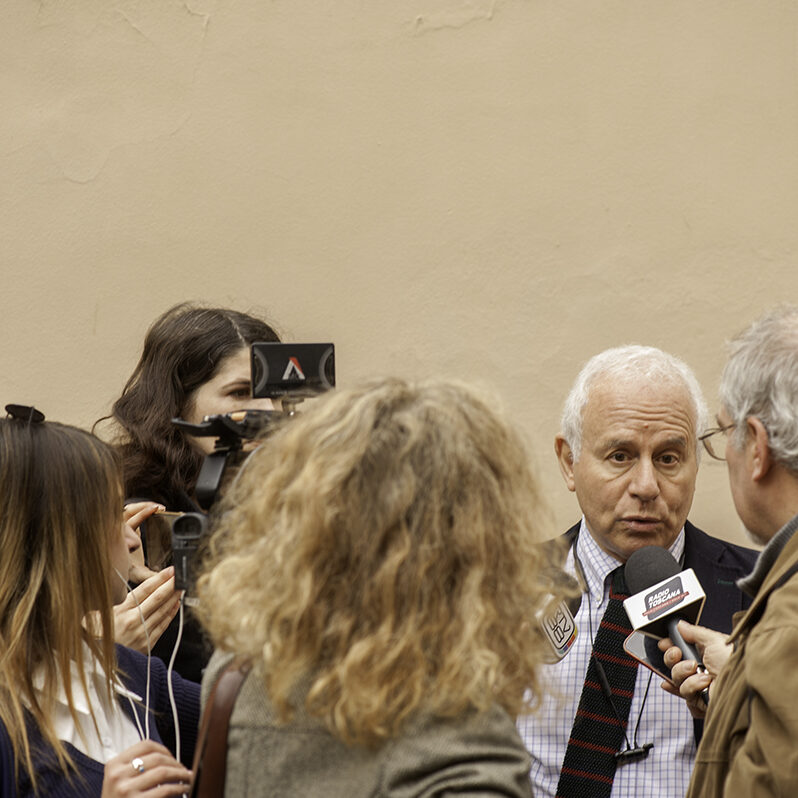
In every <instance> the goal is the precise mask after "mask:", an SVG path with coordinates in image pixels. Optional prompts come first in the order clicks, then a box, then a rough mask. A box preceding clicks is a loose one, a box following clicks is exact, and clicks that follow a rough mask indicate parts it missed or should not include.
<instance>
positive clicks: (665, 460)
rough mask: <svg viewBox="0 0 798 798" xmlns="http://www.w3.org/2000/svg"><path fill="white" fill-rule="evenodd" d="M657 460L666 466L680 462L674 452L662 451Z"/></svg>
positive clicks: (679, 458)
mask: <svg viewBox="0 0 798 798" xmlns="http://www.w3.org/2000/svg"><path fill="white" fill-rule="evenodd" d="M658 460H659V462H660V463H661V464H662V465H664V466H666V467H668V466H675V465H678V464H679V463H680V462H681V457H679V455H678V454H676V453H675V452H664V453H663V454H661V455H660V456H659V458H658Z"/></svg>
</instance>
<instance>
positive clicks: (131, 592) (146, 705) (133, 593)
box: [114, 568, 152, 740]
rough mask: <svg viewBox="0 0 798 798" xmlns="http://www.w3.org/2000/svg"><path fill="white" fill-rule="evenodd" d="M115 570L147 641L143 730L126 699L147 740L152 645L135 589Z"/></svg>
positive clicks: (142, 736)
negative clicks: (130, 598) (133, 603)
mask: <svg viewBox="0 0 798 798" xmlns="http://www.w3.org/2000/svg"><path fill="white" fill-rule="evenodd" d="M114 570H115V571H116V575H117V576H118V577H119V578H120V579H121V580H122V582H123V584H124V585H125V590H127V592H128V595H129V596H132V597H133V601H134V602H135V604H136V609H137V610H138V611H139V618H140V619H141V626H142V628H143V629H144V638H145V640H146V641H147V686H146V693H145V696H144V730H143V731H142V728H141V721H140V720H139V716H138V713H137V712H136V711H135V706H134V705H133V700H132V699H131V698H130V696H128V701H130V704H131V707H133V709H134V712H133V717H134V718H135V719H136V725H137V726H138V729H139V735H140V736H141V739H142V740H149V739H150V674H151V660H152V646H151V645H150V633H149V630H148V629H147V622H146V621H145V619H144V612H143V610H142V609H141V604H140V603H139V598H138V596H137V595H136V591H135V590H132V589H131V587H130V585H129V584H128V581H127V579H125V577H124V576H122V574H121V573H119V570H118V569H117V568H114Z"/></svg>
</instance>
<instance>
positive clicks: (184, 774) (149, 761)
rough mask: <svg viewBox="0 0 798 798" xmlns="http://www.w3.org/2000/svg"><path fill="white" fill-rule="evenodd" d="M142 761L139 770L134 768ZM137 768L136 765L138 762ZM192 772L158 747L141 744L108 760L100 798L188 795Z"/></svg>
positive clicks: (149, 741) (165, 749)
mask: <svg viewBox="0 0 798 798" xmlns="http://www.w3.org/2000/svg"><path fill="white" fill-rule="evenodd" d="M139 759H140V760H141V765H140V767H138V768H136V767H134V766H133V764H132V763H133V761H134V760H139ZM137 764H138V762H137ZM190 782H191V771H190V770H188V769H187V768H185V767H183V765H181V764H180V763H179V762H178V761H177V760H176V759H175V758H174V757H173V756H172V754H171V753H169V750H168V749H167V748H164V746H162V745H161V744H160V743H156V742H153V741H152V740H142V741H141V742H139V743H136V744H135V745H131V746H130V748H127V749H125V750H124V751H123V752H122V753H121V754H119V755H117V756H115V757H114V758H113V759H109V760H108V762H107V763H106V765H105V775H104V776H103V792H102V797H101V798H132V797H133V796H138V795H143V796H146V798H166V797H167V796H170V795H183V794H184V793H188V791H189V785H190Z"/></svg>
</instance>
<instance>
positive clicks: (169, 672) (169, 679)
mask: <svg viewBox="0 0 798 798" xmlns="http://www.w3.org/2000/svg"><path fill="white" fill-rule="evenodd" d="M184 599H185V593H183V594H182V595H181V596H180V611H179V612H180V616H179V621H178V624H177V637H176V638H175V645H174V648H173V649H172V656H171V657H170V658H169V665H168V666H167V668H166V684H167V688H168V690H169V706H171V708H172V721H173V723H174V729H175V759H176V760H177V761H178V762H179V761H180V724H179V723H178V718H177V703H176V702H175V693H174V687H173V685H172V671H173V670H174V665H175V657H177V650H178V648H180V640H181V638H182V637H183V606H184V604H183V601H184Z"/></svg>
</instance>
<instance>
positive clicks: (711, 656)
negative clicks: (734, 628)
mask: <svg viewBox="0 0 798 798" xmlns="http://www.w3.org/2000/svg"><path fill="white" fill-rule="evenodd" d="M679 631H680V632H681V634H682V636H683V637H684V639H685V642H687V643H692V644H694V645H695V646H696V648H697V649H698V653H699V655H700V656H701V660H702V661H703V663H704V668H706V673H699V672H698V665H697V664H696V662H695V660H692V659H691V660H684V661H683V660H682V652H681V649H679V648H678V647H677V646H674V645H673V643H672V642H671V640H670V638H667V637H666V638H665V639H664V640H660V641H659V643H658V645H659V648H660V650H661V651H664V652H665V654H664V659H665V664H666V665H667V666H668V667H669V668H670V669H671V678H672V679H673V681H674V682H676V687H674V686H673V685H672V684H670V683H669V682H663V683H662V684H661V687H662V689H663V690H665V691H666V692H668V693H671V694H672V695H676V696H680V697H681V698H683V699H684V700H685V701H686V702H687V706H688V708H689V710H690V713H691V714H692V716H693V717H694V718H703V717H704V716H705V715H706V712H707V705H706V703H705V702H704V699H703V698H701V693H702V692H703V691H704V690H705V689H706V688H707V687H709V688H710V695H711V694H712V687H711V685H712V684H713V682H714V680H715V678H716V677H717V675H718V674H719V673H720V671H721V670H722V669H723V666H724V665H725V664H726V662H727V661H728V659H729V657H730V656H731V652H732V647H731V644H729V643H727V642H726V641H727V640H728V635H725V634H723V632H716V631H715V630H714V629H707V628H706V627H705V626H696V625H694V624H691V623H687V621H679Z"/></svg>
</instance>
